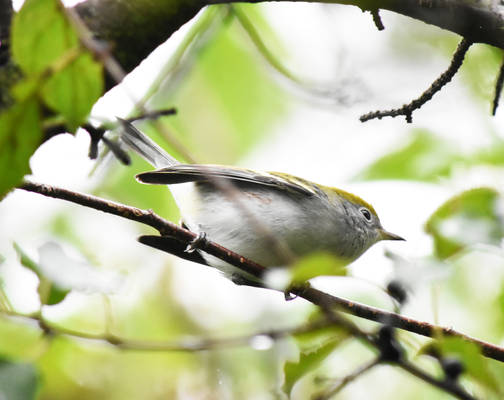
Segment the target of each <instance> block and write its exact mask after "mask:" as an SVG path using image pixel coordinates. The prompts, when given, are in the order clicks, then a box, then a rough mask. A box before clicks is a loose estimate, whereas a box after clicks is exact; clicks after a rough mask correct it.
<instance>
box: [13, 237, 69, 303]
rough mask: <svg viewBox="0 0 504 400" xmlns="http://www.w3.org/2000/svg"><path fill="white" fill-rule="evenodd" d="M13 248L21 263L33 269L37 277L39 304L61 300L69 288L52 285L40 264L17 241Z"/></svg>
mask: <svg viewBox="0 0 504 400" xmlns="http://www.w3.org/2000/svg"><path fill="white" fill-rule="evenodd" d="M14 249H15V250H16V253H17V254H18V257H19V261H20V262H21V264H22V265H23V266H25V267H26V268H28V269H29V270H31V271H33V272H34V273H35V275H37V277H38V279H39V285H38V288H37V292H38V294H39V299H40V302H41V304H46V305H54V304H58V303H60V302H62V301H63V300H64V299H65V297H66V295H67V294H68V293H69V292H70V290H65V289H61V288H59V287H57V286H56V285H53V284H52V282H51V281H50V280H49V279H47V278H46V277H45V275H44V273H43V271H42V268H41V267H40V265H39V264H37V263H36V262H35V261H33V260H32V259H31V258H30V257H29V256H28V255H27V254H26V253H25V252H24V251H23V249H21V247H19V245H18V244H17V243H14Z"/></svg>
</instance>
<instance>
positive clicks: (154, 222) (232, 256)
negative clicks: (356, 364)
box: [19, 182, 504, 362]
mask: <svg viewBox="0 0 504 400" xmlns="http://www.w3.org/2000/svg"><path fill="white" fill-rule="evenodd" d="M19 188H20V189H23V190H27V191H29V192H34V193H39V194H42V195H44V196H48V197H53V198H57V199H61V200H66V201H70V202H72V203H76V204H80V205H82V206H85V207H90V208H94V209H96V210H99V211H103V212H106V213H109V214H114V215H117V216H120V217H123V218H127V219H130V220H133V221H137V222H140V223H142V224H146V225H149V226H151V227H153V228H155V229H156V230H158V232H159V233H160V234H161V235H165V236H169V237H172V238H174V239H177V240H179V241H180V242H182V243H184V244H185V245H189V244H191V243H192V242H193V241H194V240H195V239H196V238H197V235H196V234H195V233H193V232H191V231H189V230H187V229H184V228H182V227H180V226H178V225H176V224H174V223H172V222H170V221H167V220H165V219H163V218H161V217H160V216H158V215H157V214H155V213H154V212H153V211H145V210H141V209H139V208H135V207H130V206H125V205H122V204H119V203H115V202H112V201H108V200H104V199H100V198H98V197H95V196H90V195H86V194H81V193H77V192H73V191H70V190H66V189H61V188H57V187H54V186H50V185H42V184H38V183H32V182H25V183H24V184H23V185H21V186H20V187H19ZM200 250H203V251H205V252H206V253H208V254H211V255H213V256H215V257H217V258H219V259H221V260H224V261H226V262H227V263H229V264H232V265H234V266H235V267H237V268H239V269H240V270H242V271H244V272H246V273H248V274H250V275H252V276H255V277H257V278H259V279H260V278H262V276H263V274H264V272H265V268H264V267H263V266H261V265H259V264H257V263H255V262H253V261H251V260H248V259H246V258H245V257H242V256H240V255H239V254H236V253H235V252H233V251H230V250H228V249H226V248H224V247H222V246H220V245H218V244H216V243H214V242H210V241H203V242H202V246H201V248H200ZM290 291H291V293H292V294H294V295H297V296H299V297H302V298H304V299H305V300H307V301H309V302H311V303H313V304H315V305H318V306H320V307H322V308H323V309H333V308H336V309H337V310H339V311H343V312H346V313H349V314H352V315H355V316H357V317H360V318H365V319H368V320H371V321H376V322H378V323H382V324H387V325H390V326H393V327H396V328H400V329H404V330H406V331H410V332H413V333H417V334H419V335H423V336H428V337H432V338H436V337H439V336H454V337H459V338H461V339H463V340H466V341H468V342H471V343H474V344H476V345H478V346H479V347H480V348H481V352H482V354H483V355H484V356H486V357H489V358H493V359H494V360H497V361H501V362H504V348H502V347H499V346H496V345H493V344H491V343H487V342H484V341H482V340H479V339H475V338H473V337H470V336H468V335H464V334H462V333H460V332H457V331H455V330H453V329H451V328H445V327H441V326H436V325H433V324H430V323H428V322H422V321H417V320H414V319H412V318H407V317H404V316H402V315H399V314H396V313H392V312H388V311H384V310H381V309H378V308H375V307H371V306H367V305H364V304H360V303H357V302H354V301H349V300H346V299H343V298H340V297H336V296H332V295H329V294H327V293H324V292H322V291H320V290H318V289H315V288H312V287H309V286H304V287H300V288H295V287H294V288H292V289H290Z"/></svg>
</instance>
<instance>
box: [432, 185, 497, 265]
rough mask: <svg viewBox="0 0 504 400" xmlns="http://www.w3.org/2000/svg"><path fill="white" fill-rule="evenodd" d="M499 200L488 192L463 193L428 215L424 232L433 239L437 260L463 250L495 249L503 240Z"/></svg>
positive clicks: (483, 190)
mask: <svg viewBox="0 0 504 400" xmlns="http://www.w3.org/2000/svg"><path fill="white" fill-rule="evenodd" d="M502 201H503V199H502V196H501V195H500V194H499V193H498V192H497V191H496V190H494V189H491V188H477V189H472V190H468V191H465V192H463V193H461V194H459V195H457V196H455V197H452V198H451V199H449V200H448V201H447V202H446V203H444V204H443V205H442V206H441V207H440V208H439V209H438V210H437V211H436V212H435V213H434V214H432V215H431V217H430V218H429V220H428V221H427V223H426V225H425V230H426V232H427V233H429V234H430V235H431V236H432V237H433V239H434V249H435V254H436V256H437V257H439V258H441V259H443V258H447V257H450V256H452V255H453V254H455V253H456V252H458V251H460V250H461V249H463V248H464V247H466V246H469V245H474V244H477V243H486V244H492V245H496V246H498V245H499V244H500V242H501V240H502V238H503V237H504V218H503V215H502V213H503V210H504V208H503V205H502Z"/></svg>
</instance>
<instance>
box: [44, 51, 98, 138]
mask: <svg viewBox="0 0 504 400" xmlns="http://www.w3.org/2000/svg"><path fill="white" fill-rule="evenodd" d="M102 92H103V71H102V65H101V64H100V63H98V62H96V61H95V60H94V59H93V57H92V56H91V54H89V53H87V52H85V53H82V54H81V55H80V56H78V57H77V59H76V60H74V61H72V62H70V63H69V64H68V65H67V66H66V67H65V68H64V69H62V70H61V71H58V72H56V73H55V74H53V75H52V76H51V77H50V78H49V79H48V81H47V83H46V84H45V85H44V87H43V89H42V96H43V98H44V100H45V102H46V103H47V105H48V106H49V107H51V108H52V109H53V110H55V111H57V112H60V113H61V114H63V116H64V117H65V120H66V127H67V129H68V130H69V131H71V132H73V131H75V130H76V129H77V128H78V127H79V126H80V125H81V124H82V123H83V122H84V121H85V119H86V117H87V116H88V114H89V112H90V111H91V108H92V107H93V104H94V103H95V102H96V100H98V98H99V97H100V95H101V94H102Z"/></svg>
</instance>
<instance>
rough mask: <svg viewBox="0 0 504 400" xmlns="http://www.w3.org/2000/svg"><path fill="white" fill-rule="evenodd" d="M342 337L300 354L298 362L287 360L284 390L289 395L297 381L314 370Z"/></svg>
mask: <svg viewBox="0 0 504 400" xmlns="http://www.w3.org/2000/svg"><path fill="white" fill-rule="evenodd" d="M340 342H341V338H340V337H339V336H336V337H335V338H333V339H330V340H327V341H326V342H325V343H323V344H322V345H319V346H317V347H315V348H312V349H310V350H307V351H304V352H302V353H301V354H300V356H299V360H298V361H297V362H290V361H289V362H287V363H285V366H284V377H285V379H284V384H283V386H282V390H283V391H284V392H285V393H286V394H287V395H288V394H289V393H290V392H291V390H292V387H293V386H294V385H295V383H296V382H297V381H298V380H299V379H301V378H302V377H303V376H304V375H306V374H307V373H309V372H311V371H314V370H315V369H316V368H317V367H319V366H320V364H322V362H323V361H324V360H325V359H326V358H327V357H328V356H329V355H330V354H331V353H332V352H333V350H334V349H335V348H336V347H337V346H338V345H339V344H340Z"/></svg>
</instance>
